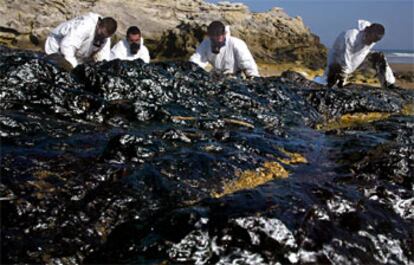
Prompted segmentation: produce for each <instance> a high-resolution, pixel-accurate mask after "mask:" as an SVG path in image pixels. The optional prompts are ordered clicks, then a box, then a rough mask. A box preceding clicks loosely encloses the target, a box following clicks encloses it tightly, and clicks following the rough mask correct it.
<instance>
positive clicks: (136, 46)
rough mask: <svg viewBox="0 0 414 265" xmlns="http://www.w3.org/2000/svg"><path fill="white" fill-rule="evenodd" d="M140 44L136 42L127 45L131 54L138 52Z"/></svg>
mask: <svg viewBox="0 0 414 265" xmlns="http://www.w3.org/2000/svg"><path fill="white" fill-rule="evenodd" d="M140 46H141V45H140V44H138V43H132V44H130V45H129V51H130V52H131V54H132V55H135V54H137V53H138V51H139V48H140Z"/></svg>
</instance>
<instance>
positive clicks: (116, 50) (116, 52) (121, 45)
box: [110, 37, 150, 63]
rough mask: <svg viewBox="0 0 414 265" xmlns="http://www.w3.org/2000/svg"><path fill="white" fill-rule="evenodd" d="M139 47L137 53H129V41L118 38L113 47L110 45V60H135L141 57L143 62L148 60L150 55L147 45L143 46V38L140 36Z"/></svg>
mask: <svg viewBox="0 0 414 265" xmlns="http://www.w3.org/2000/svg"><path fill="white" fill-rule="evenodd" d="M140 44H141V45H140V48H139V50H138V52H137V54H134V55H133V54H131V52H130V50H129V43H128V41H127V39H123V40H120V41H119V42H118V43H117V44H116V45H115V46H114V47H112V50H111V55H110V60H115V59H121V60H129V61H132V60H136V59H141V60H143V61H144V62H145V63H149V62H150V55H149V51H148V49H147V47H145V46H144V39H143V38H142V37H141V43H140Z"/></svg>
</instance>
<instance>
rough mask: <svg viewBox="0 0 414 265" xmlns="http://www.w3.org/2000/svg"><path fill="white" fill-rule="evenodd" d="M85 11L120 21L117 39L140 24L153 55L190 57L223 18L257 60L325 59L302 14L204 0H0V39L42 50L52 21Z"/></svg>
mask: <svg viewBox="0 0 414 265" xmlns="http://www.w3.org/2000/svg"><path fill="white" fill-rule="evenodd" d="M89 11H92V12H96V13H99V14H102V15H103V16H112V17H114V18H115V19H116V20H117V21H118V23H119V28H118V31H117V34H116V36H115V37H114V39H115V40H116V39H119V38H122V37H123V36H124V32H125V31H126V29H127V28H128V27H129V26H131V25H137V26H139V27H140V28H141V30H142V31H143V34H144V37H145V39H146V40H147V41H146V43H147V45H148V46H149V48H150V50H151V53H152V54H151V55H152V57H153V58H154V59H186V58H188V57H189V56H190V55H191V53H192V52H194V50H195V48H196V47H197V45H198V43H199V42H200V41H201V40H202V39H203V37H204V32H205V28H206V25H208V24H209V23H210V22H211V21H213V20H221V21H223V22H225V23H227V24H229V25H231V31H232V35H234V36H236V37H240V38H242V39H243V40H245V41H246V42H247V44H248V46H249V47H250V49H251V51H252V53H253V55H254V56H255V58H256V60H257V61H258V62H264V63H286V62H296V63H303V64H304V65H306V66H310V67H312V68H319V67H321V66H322V65H323V63H324V62H325V55H326V48H325V47H324V46H323V45H322V44H321V43H320V42H319V38H318V37H317V36H315V35H313V34H312V33H311V32H310V30H309V29H308V28H307V27H306V26H305V25H304V23H303V21H302V19H301V18H300V17H296V18H292V17H289V16H288V15H287V14H286V13H285V12H284V11H283V10H282V9H280V8H273V9H272V10H270V11H268V12H265V13H252V12H250V11H249V9H248V8H247V6H245V5H243V4H230V3H226V2H222V3H219V4H210V3H206V2H204V1H203V0H178V1H175V0H174V1H173V0H151V1H149V0H141V1H126V0H83V1H75V0H63V1H54V0H33V1H28V0H22V1H12V0H0V44H3V45H6V46H8V47H17V48H24V49H34V50H41V49H42V48H43V43H44V41H45V39H46V37H47V34H48V32H50V30H51V29H53V27H55V26H57V25H58V24H59V23H60V22H62V21H65V20H68V19H70V18H72V17H74V16H77V15H81V14H84V13H86V12H89Z"/></svg>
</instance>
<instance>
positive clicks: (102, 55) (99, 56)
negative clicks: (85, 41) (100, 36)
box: [94, 38, 111, 62]
mask: <svg viewBox="0 0 414 265" xmlns="http://www.w3.org/2000/svg"><path fill="white" fill-rule="evenodd" d="M110 55H111V39H110V38H108V39H107V40H106V42H105V45H104V46H103V48H102V49H101V50H100V51H99V52H97V53H96V54H95V56H94V57H95V60H96V61H97V62H100V61H103V60H106V61H109V58H110Z"/></svg>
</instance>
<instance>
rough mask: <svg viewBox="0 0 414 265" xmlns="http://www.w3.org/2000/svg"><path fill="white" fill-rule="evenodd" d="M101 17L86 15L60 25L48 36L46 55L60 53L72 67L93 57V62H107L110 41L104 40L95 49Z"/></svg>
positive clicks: (108, 39)
mask: <svg viewBox="0 0 414 265" xmlns="http://www.w3.org/2000/svg"><path fill="white" fill-rule="evenodd" d="M100 17H101V16H100V15H98V14H95V13H88V14H86V15H83V16H79V17H76V18H73V19H71V20H69V21H66V22H63V23H61V24H60V25H59V26H57V27H56V28H55V29H53V30H52V32H51V33H50V34H49V37H48V38H47V40H46V43H45V52H46V54H53V53H60V54H62V55H63V56H64V57H65V59H66V60H67V61H68V62H70V64H71V65H72V66H73V67H76V66H77V65H78V64H80V63H84V62H85V61H86V60H88V59H90V58H91V56H93V57H94V60H95V61H103V60H109V54H110V51H111V40H110V38H106V39H105V40H104V43H103V44H102V45H101V47H95V46H94V45H93V40H94V37H95V30H96V25H97V23H98V19H99V18H100Z"/></svg>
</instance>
